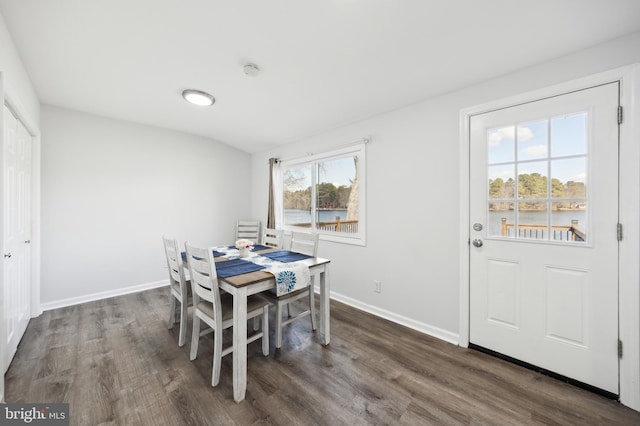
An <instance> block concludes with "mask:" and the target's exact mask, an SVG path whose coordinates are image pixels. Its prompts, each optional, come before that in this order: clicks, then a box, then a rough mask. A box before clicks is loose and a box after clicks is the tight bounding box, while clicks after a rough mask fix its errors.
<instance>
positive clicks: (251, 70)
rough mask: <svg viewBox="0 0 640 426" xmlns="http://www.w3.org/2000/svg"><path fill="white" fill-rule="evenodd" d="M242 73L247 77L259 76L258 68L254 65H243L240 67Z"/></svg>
mask: <svg viewBox="0 0 640 426" xmlns="http://www.w3.org/2000/svg"><path fill="white" fill-rule="evenodd" d="M242 72H243V73H244V74H245V75H248V76H249V77H255V76H257V75H258V74H260V68H258V66H257V65H256V64H251V63H249V64H245V65H243V66H242Z"/></svg>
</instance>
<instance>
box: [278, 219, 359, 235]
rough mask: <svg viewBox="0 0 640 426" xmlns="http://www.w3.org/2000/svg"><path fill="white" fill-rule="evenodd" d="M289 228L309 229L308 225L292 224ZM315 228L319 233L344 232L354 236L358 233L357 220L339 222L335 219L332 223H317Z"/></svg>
mask: <svg viewBox="0 0 640 426" xmlns="http://www.w3.org/2000/svg"><path fill="white" fill-rule="evenodd" d="M291 226H299V227H301V228H310V227H311V224H310V223H293V224H291ZM316 227H317V228H318V230H320V231H332V232H345V233H351V234H356V233H358V221H357V220H341V219H340V218H336V220H334V221H332V222H317V223H316Z"/></svg>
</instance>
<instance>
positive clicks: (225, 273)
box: [216, 259, 265, 278]
mask: <svg viewBox="0 0 640 426" xmlns="http://www.w3.org/2000/svg"><path fill="white" fill-rule="evenodd" d="M264 268H265V266H263V265H257V264H255V263H253V262H248V261H246V260H242V259H233V260H227V261H226V262H216V271H217V273H218V276H219V277H221V278H227V277H232V276H234V275H242V274H247V273H249V272H254V271H259V270H261V269H264Z"/></svg>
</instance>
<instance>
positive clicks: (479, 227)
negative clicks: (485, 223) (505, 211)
mask: <svg viewBox="0 0 640 426" xmlns="http://www.w3.org/2000/svg"><path fill="white" fill-rule="evenodd" d="M473 230H474V231H482V224H481V223H474V224H473Z"/></svg>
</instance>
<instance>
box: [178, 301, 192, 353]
mask: <svg viewBox="0 0 640 426" xmlns="http://www.w3.org/2000/svg"><path fill="white" fill-rule="evenodd" d="M188 310H189V307H188V306H187V301H183V302H181V303H180V335H179V337H178V346H179V347H183V346H184V344H185V342H186V340H187V316H188Z"/></svg>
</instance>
